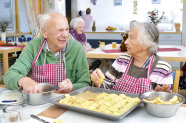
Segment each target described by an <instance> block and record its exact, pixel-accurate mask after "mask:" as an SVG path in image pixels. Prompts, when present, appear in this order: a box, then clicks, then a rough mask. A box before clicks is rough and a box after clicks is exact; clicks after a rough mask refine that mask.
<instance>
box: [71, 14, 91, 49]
mask: <svg viewBox="0 0 186 123" xmlns="http://www.w3.org/2000/svg"><path fill="white" fill-rule="evenodd" d="M70 26H71V27H72V29H71V30H70V33H71V35H72V36H73V37H74V38H75V40H77V41H79V42H80V43H81V44H82V45H83V48H84V51H85V52H87V51H89V50H92V47H91V45H90V44H89V43H88V42H87V39H86V36H85V33H84V26H85V22H84V20H83V19H82V18H81V17H77V18H74V19H72V21H71V22H70Z"/></svg>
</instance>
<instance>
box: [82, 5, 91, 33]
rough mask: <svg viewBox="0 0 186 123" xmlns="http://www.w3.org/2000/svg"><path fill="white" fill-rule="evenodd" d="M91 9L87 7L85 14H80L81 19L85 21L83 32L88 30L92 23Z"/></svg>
mask: <svg viewBox="0 0 186 123" xmlns="http://www.w3.org/2000/svg"><path fill="white" fill-rule="evenodd" d="M90 13H91V9H90V8H87V9H86V15H82V18H83V20H84V21H85V28H84V31H85V32H90V31H91V26H92V23H93V17H92V16H91V15H90Z"/></svg>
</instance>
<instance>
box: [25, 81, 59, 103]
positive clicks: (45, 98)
mask: <svg viewBox="0 0 186 123" xmlns="http://www.w3.org/2000/svg"><path fill="white" fill-rule="evenodd" d="M40 84H41V85H42V91H43V92H42V93H28V94H26V93H24V92H22V93H23V98H24V100H25V102H26V103H27V104H30V105H40V104H45V103H48V102H49V101H50V100H51V98H52V94H53V91H54V90H56V89H57V86H56V85H53V84H49V83H40Z"/></svg>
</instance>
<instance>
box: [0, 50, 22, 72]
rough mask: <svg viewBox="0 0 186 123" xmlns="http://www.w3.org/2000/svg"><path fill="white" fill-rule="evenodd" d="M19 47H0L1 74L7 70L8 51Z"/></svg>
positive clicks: (11, 51) (10, 51)
mask: <svg viewBox="0 0 186 123" xmlns="http://www.w3.org/2000/svg"><path fill="white" fill-rule="evenodd" d="M21 50H22V49H21V48H20V47H0V54H3V75H4V74H5V73H6V72H7V71H8V68H9V66H8V53H13V52H18V51H21Z"/></svg>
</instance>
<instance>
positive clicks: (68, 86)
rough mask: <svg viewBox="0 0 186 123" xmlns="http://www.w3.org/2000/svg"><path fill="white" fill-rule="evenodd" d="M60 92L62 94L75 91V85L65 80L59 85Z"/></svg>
mask: <svg viewBox="0 0 186 123" xmlns="http://www.w3.org/2000/svg"><path fill="white" fill-rule="evenodd" d="M58 87H59V89H58V90H59V91H60V92H62V93H68V92H71V91H73V85H72V82H71V81H70V79H65V80H63V81H62V82H60V83H58Z"/></svg>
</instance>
